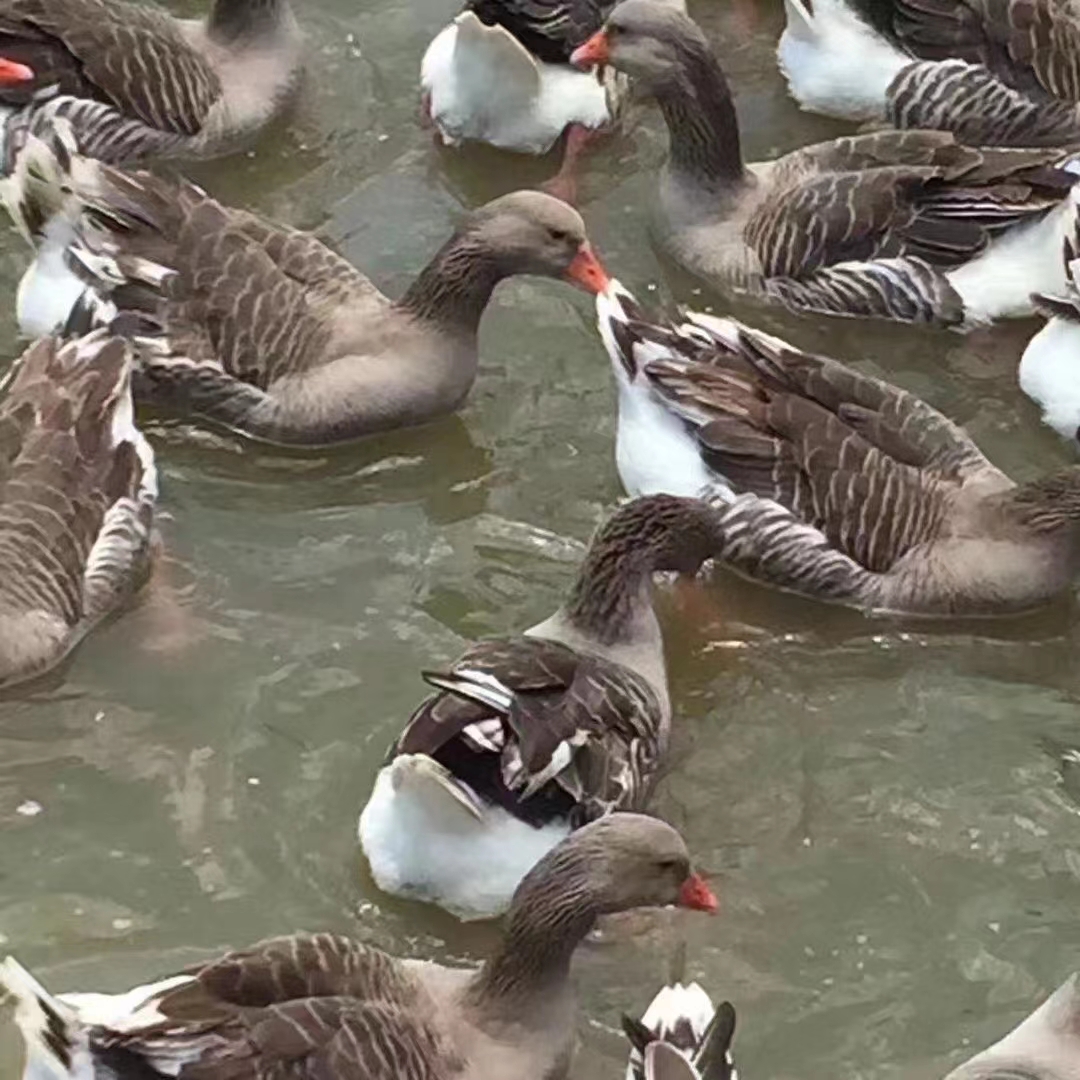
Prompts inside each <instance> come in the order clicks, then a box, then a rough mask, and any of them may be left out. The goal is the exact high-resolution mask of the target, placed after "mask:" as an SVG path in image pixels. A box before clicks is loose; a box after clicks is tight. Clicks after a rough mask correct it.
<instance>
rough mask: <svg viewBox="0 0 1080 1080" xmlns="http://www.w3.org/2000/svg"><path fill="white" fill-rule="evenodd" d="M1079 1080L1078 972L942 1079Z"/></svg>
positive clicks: (1079, 1020) (1079, 990) (1079, 1017)
mask: <svg viewBox="0 0 1080 1080" xmlns="http://www.w3.org/2000/svg"><path fill="white" fill-rule="evenodd" d="M1021 1076H1022V1077H1024V1078H1025V1080H1080V973H1077V974H1074V975H1072V976H1071V977H1070V978H1069V979H1067V980H1066V981H1065V982H1064V983H1062V984H1061V986H1059V987H1058V988H1057V990H1055V991H1054V993H1053V994H1051V995H1050V997H1048V998H1047V999H1046V1001H1044V1002H1043V1003H1042V1004H1041V1005H1040V1006H1039V1007H1038V1008H1037V1009H1036V1010H1035V1011H1034V1012H1033V1013H1032V1014H1031V1015H1030V1016H1028V1017H1027V1018H1026V1019H1025V1020H1023V1021H1022V1022H1021V1023H1020V1024H1018V1025H1017V1026H1016V1027H1015V1028H1014V1029H1013V1030H1012V1031H1010V1032H1009V1033H1008V1034H1007V1035H1006V1036H1005V1037H1004V1038H1003V1039H1001V1040H1000V1041H999V1042H996V1043H995V1044H994V1045H993V1046H991V1047H989V1048H988V1049H986V1050H983V1051H982V1052H981V1053H979V1054H976V1055H975V1056H974V1057H973V1058H971V1059H970V1060H969V1061H965V1062H964V1063H963V1064H962V1065H960V1066H958V1067H957V1068H955V1069H953V1071H952V1072H951V1073H949V1075H948V1076H947V1077H945V1080H985V1078H987V1077H1002V1078H1004V1077H1021Z"/></svg>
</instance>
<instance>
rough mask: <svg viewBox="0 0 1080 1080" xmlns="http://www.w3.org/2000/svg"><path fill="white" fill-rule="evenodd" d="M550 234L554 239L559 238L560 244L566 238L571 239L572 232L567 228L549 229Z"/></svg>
mask: <svg viewBox="0 0 1080 1080" xmlns="http://www.w3.org/2000/svg"><path fill="white" fill-rule="evenodd" d="M548 236H550V237H551V239H552V240H557V241H558V242H559V243H560V244H561V243H562V242H563V241H564V240H569V239H570V234H569V233H568V232H567V231H566V230H565V229H548Z"/></svg>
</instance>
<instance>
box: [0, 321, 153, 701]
mask: <svg viewBox="0 0 1080 1080" xmlns="http://www.w3.org/2000/svg"><path fill="white" fill-rule="evenodd" d="M3 391H4V396H3V400H2V402H0V686H8V685H11V684H13V683H17V682H20V681H23V680H25V679H28V678H32V677H34V676H36V675H40V674H42V673H43V672H46V671H48V670H50V669H51V668H53V667H55V666H56V665H57V664H59V663H60V662H61V661H62V660H63V659H64V658H65V657H66V656H67V655H68V653H69V652H70V651H71V650H72V649H73V648H74V647H75V646H76V645H77V644H78V643H79V641H81V640H82V638H83V637H84V636H85V635H86V634H87V633H88V632H89V631H90V630H92V629H93V628H94V626H96V625H97V624H98V623H99V622H100V621H101V620H102V619H104V618H106V617H107V616H109V615H110V614H112V613H113V612H115V611H116V610H118V609H119V608H120V607H121V606H122V605H123V604H124V603H125V602H126V601H127V600H128V599H129V598H130V597H131V595H132V594H133V593H135V592H136V591H137V590H138V589H139V588H140V587H141V585H142V584H143V583H144V581H145V580H146V577H147V574H148V572H149V552H150V540H151V529H152V524H153V513H154V503H155V500H156V497H157V472H156V469H155V466H154V455H153V452H152V451H151V449H150V447H149V444H148V443H147V442H146V440H145V439H144V438H143V436H142V434H141V433H140V432H139V430H138V428H136V427H135V423H134V418H133V410H132V401H131V355H130V349H129V348H128V347H127V345H126V344H125V343H124V342H123V341H121V340H120V339H119V338H114V337H110V336H109V335H108V334H106V333H104V332H101V331H99V332H97V333H94V334H90V335H88V336H86V337H83V338H80V339H77V340H74V341H71V342H68V343H66V344H63V343H61V342H59V341H58V340H56V339H54V338H43V339H41V340H39V341H37V342H35V343H34V344H33V345H32V346H30V348H29V349H27V351H26V352H25V353H24V354H23V356H22V357H21V358H20V359H19V360H17V361H16V362H15V364H14V366H13V368H12V370H11V373H10V374H9V375H8V377H7V378H6V379H5V381H4V386H3Z"/></svg>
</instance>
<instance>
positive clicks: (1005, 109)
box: [777, 0, 1080, 146]
mask: <svg viewBox="0 0 1080 1080" xmlns="http://www.w3.org/2000/svg"><path fill="white" fill-rule="evenodd" d="M785 8H786V11H787V26H786V27H785V29H784V33H783V34H782V35H781V38H780V43H779V46H778V48H777V56H778V58H779V61H780V67H781V69H782V71H783V73H784V75H785V77H786V78H787V82H788V87H789V89H790V91H791V94H792V96H793V97H794V98H795V99H796V100H797V101H798V102H799V104H800V105H802V107H803V108H804V109H809V110H811V111H813V112H820V113H825V114H827V115H829V116H839V117H844V118H846V119H852V120H874V121H879V122H883V123H886V124H889V125H890V126H892V127H898V128H937V129H942V130H946V131H951V132H953V133H954V134H955V135H956V136H957V137H958V138H960V139H962V140H963V141H964V142H967V143H972V144H974V145H980V146H989V145H995V146H1061V145H1064V144H1069V145H1074V144H1077V143H1080V80H1078V78H1077V70H1076V56H1077V54H1078V53H1080V7H1078V6H1077V5H1076V4H1074V3H1071V0H1066V2H1064V3H1060V2H1054V0H1037V2H1035V3H1033V2H1032V0H812V2H811V0H787V3H786V4H785Z"/></svg>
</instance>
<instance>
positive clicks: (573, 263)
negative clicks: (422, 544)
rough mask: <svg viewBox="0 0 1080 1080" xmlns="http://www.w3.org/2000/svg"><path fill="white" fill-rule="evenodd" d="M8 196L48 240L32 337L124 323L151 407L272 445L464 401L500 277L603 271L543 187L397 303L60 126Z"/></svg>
mask: <svg viewBox="0 0 1080 1080" xmlns="http://www.w3.org/2000/svg"><path fill="white" fill-rule="evenodd" d="M2 194H3V197H4V199H5V201H6V202H7V205H8V207H9V209H10V210H11V213H12V215H13V216H14V218H15V220H16V222H17V223H19V224H20V225H21V227H22V229H23V231H24V233H25V234H26V235H27V236H28V237H29V238H30V239H31V241H32V242H34V243H35V244H36V246H37V247H38V250H39V253H38V256H37V258H36V260H35V262H34V264H33V265H32V266H31V268H30V269H29V270H28V271H27V273H26V275H25V276H24V278H23V281H22V283H21V284H20V287H19V297H18V313H19V321H20V325H21V327H22V328H23V330H24V331H25V332H27V333H39V332H43V331H46V330H50V329H52V328H53V327H55V326H63V325H65V324H66V322H67V320H68V319H69V318H70V317H71V314H72V312H77V313H88V314H89V317H90V318H91V319H92V320H93V321H97V322H99V323H104V324H107V325H111V324H113V323H117V325H120V324H125V325H126V330H127V332H131V333H133V334H134V339H135V342H136V346H137V356H138V369H137V370H138V378H137V383H136V392H137V397H138V399H139V401H141V402H147V403H149V404H153V405H155V406H156V407H158V408H160V409H161V410H163V411H164V412H166V413H168V414H171V415H173V416H176V417H178V418H191V419H196V420H201V421H205V422H209V423H211V424H214V425H216V426H219V427H223V428H226V429H228V430H230V431H233V432H236V433H238V434H241V435H245V436H247V437H249V438H253V439H259V440H262V441H266V442H271V443H281V444H291V445H296V446H324V445H329V444H332V443H337V442H344V441H347V440H350V439H355V438H358V437H361V436H363V435H367V434H370V433H372V432H377V431H385V430H388V429H392V428H397V427H404V426H408V425H412V424H419V423H423V422H424V421H427V420H430V419H432V418H434V417H437V416H441V415H444V414H446V413H449V412H452V411H453V410H454V409H456V408H457V407H458V406H459V405H460V404H461V402H462V401H463V400H464V398H465V396H466V394H467V393H468V391H469V389H470V387H471V386H472V383H473V380H474V378H475V376H476V367H477V333H478V328H479V323H480V319H481V316H482V315H483V312H484V309H485V307H486V306H487V303H488V300H489V299H490V297H491V294H492V292H493V290H494V289H495V287H496V285H497V284H498V283H499V282H500V281H501V280H503V279H504V278H506V277H509V276H511V275H513V274H518V273H531V274H540V275H545V276H548V277H556V278H564V279H566V280H568V281H571V282H573V283H575V284H577V285H579V286H581V287H583V288H586V289H589V290H591V291H594V292H595V291H597V290H598V289H600V288H603V287H604V285H605V284H606V281H607V277H606V275H605V274H604V271H603V268H602V267H601V266H600V264H599V263H598V262H597V260H596V258H595V256H594V255H593V254H592V250H591V248H590V247H589V245H588V242H587V239H586V236H585V227H584V224H583V223H582V221H581V218H580V216H579V215H578V214H577V212H576V211H574V210H573V209H571V208H570V207H569V206H567V205H566V204H565V203H562V202H560V201H559V200H557V199H555V198H553V197H551V196H549V195H544V194H541V193H540V192H517V193H514V194H511V195H507V196H503V197H502V198H500V199H496V200H495V201H494V202H492V203H489V204H488V205H487V206H485V207H481V208H480V209H479V210H476V211H474V212H473V213H472V214H471V215H469V217H468V218H467V219H466V220H465V222H464V223H463V225H462V227H461V228H460V229H459V230H458V232H457V233H455V235H454V236H453V237H452V238H451V239H450V240H448V241H447V243H446V244H445V245H444V246H443V247H442V248H441V249H440V250H439V251H438V252H437V253H436V255H435V256H434V258H433V259H432V261H431V262H430V263H429V264H428V266H427V267H426V268H425V269H424V270H423V271H422V273H421V274H420V275H419V276H418V278H417V279H416V280H415V282H414V283H413V285H412V286H411V288H410V289H409V290H408V291H407V292H406V294H405V295H404V297H402V298H401V299H400V300H399V301H396V302H392V301H390V300H389V299H388V298H387V297H385V296H384V295H383V294H382V293H381V292H379V290H378V289H376V288H375V286H374V285H373V284H372V283H371V281H369V280H368V278H366V277H365V276H364V275H363V274H362V273H360V272H359V271H358V270H357V269H356V268H355V267H353V266H352V265H351V264H349V263H348V262H346V261H345V260H344V259H343V258H341V257H340V256H339V255H337V254H336V253H335V252H333V251H332V250H331V249H330V248H329V247H327V246H326V244H324V243H323V242H322V241H321V240H319V239H318V238H317V237H316V236H314V235H313V234H311V233H307V232H302V231H300V230H297V229H291V228H288V227H286V226H281V225H277V224H274V223H272V222H269V221H266V220H265V219H263V218H260V217H257V216H256V215H254V214H251V213H248V212H247V211H244V210H238V209H234V208H232V207H229V206H226V205H223V204H222V203H219V202H217V201H216V200H214V199H212V198H210V197H209V196H208V195H207V194H206V193H205V192H203V191H202V190H201V189H199V188H197V187H195V186H194V185H193V184H190V183H186V182H183V181H175V180H169V179H163V178H161V177H157V176H154V175H152V174H150V173H146V172H138V173H134V172H124V171H121V170H119V169H115V168H112V167H110V166H106V165H103V164H101V163H100V162H97V161H93V160H90V159H87V158H84V157H80V156H78V155H72V154H71V153H70V152H69V151H68V149H67V148H66V146H65V144H64V139H63V131H62V129H61V130H58V131H56V132H54V133H53V135H52V138H51V139H50V142H49V143H46V142H45V141H43V140H40V139H37V138H31V139H30V141H29V142H28V144H27V146H26V148H25V149H24V150H23V151H22V153H21V154H20V155H19V158H18V161H17V164H16V171H15V173H14V175H13V176H11V177H9V178H8V179H7V180H6V181H5V182H4V185H3V190H2Z"/></svg>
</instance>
